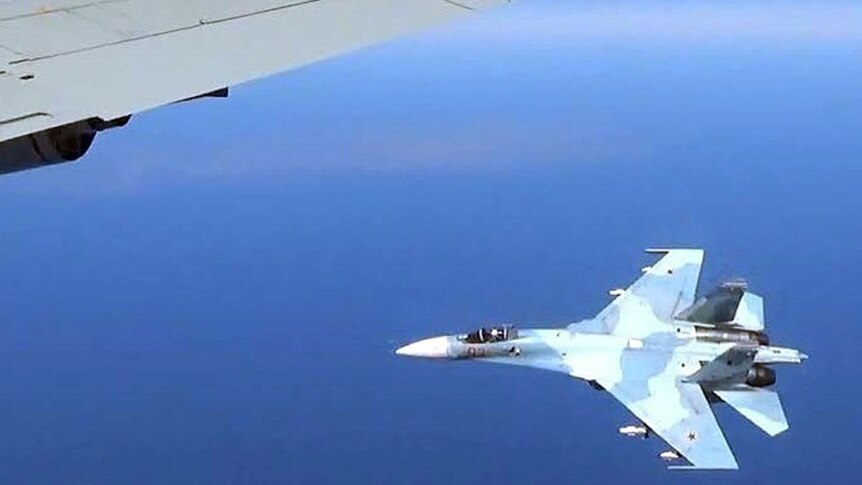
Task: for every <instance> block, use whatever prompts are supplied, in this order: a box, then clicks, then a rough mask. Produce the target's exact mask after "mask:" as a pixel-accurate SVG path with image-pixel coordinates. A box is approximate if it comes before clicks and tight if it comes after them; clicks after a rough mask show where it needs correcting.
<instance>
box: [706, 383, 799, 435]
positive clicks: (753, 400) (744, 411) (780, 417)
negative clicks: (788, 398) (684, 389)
mask: <svg viewBox="0 0 862 485" xmlns="http://www.w3.org/2000/svg"><path fill="white" fill-rule="evenodd" d="M713 392H714V393H715V394H716V395H717V396H718V397H719V398H721V400H722V401H724V402H725V403H727V404H728V405H729V406H730V407H732V408H733V409H736V410H737V411H739V414H741V415H743V416H745V417H746V418H748V420H749V421H751V422H752V423H754V425H755V426H757V427H758V428H760V429H762V430H763V431H764V432H766V434H768V435H769V436H775V435H777V434H779V433H782V432H784V431H786V430H787V429H788V428H790V425H789V424H788V423H787V417H786V416H785V415H784V409H783V408H782V407H781V400H780V399H779V398H778V393H777V392H775V390H774V389H767V388H764V387H760V388H758V387H749V386H745V387H743V388H737V389H733V390H724V391H719V390H715V391H713Z"/></svg>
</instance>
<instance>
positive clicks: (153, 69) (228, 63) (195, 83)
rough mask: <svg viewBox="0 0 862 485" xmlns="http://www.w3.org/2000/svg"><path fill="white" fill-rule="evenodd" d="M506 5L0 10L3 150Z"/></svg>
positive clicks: (38, 1) (420, 0)
mask: <svg viewBox="0 0 862 485" xmlns="http://www.w3.org/2000/svg"><path fill="white" fill-rule="evenodd" d="M504 1H505V0H458V1H452V0H243V1H228V0H182V1H177V0H50V1H46V0H12V1H11V2H8V1H7V2H0V142H2V141H5V140H10V139H14V138H17V137H21V136H24V135H29V134H32V133H36V132H40V131H43V130H47V129H50V128H55V127H59V126H63V125H69V124H72V123H76V122H79V121H82V120H97V123H98V126H99V127H103V126H105V125H103V124H101V123H107V122H110V121H112V120H119V119H122V118H123V117H125V116H127V115H130V114H133V113H137V112H140V111H143V110H147V109H150V108H154V107H157V106H161V105H164V104H167V103H171V102H174V101H178V100H184V99H187V98H191V97H196V96H199V95H203V94H206V93H211V92H214V91H216V90H219V89H221V88H224V87H226V86H230V85H234V84H237V83H241V82H245V81H249V80H252V79H255V78H259V77H262V76H266V75H268V74H273V73H275V72H278V71H282V70H286V69H290V68H295V67H298V66H302V65H304V64H308V63H311V62H314V61H317V60H320V59H323V58H326V57H330V56H334V55H336V54H339V53H342V52H345V51H349V50H352V49H356V48H359V47H363V46H367V45H370V44H373V43H375V42H378V41H381V40H384V39H387V38H390V37H393V36H396V35H399V34H404V33H407V32H411V31H415V30H418V29H420V28H424V27H429V26H431V25H434V24H438V23H442V22H444V21H447V20H450V19H453V18H455V17H458V16H461V15H463V14H466V13H469V12H471V11H473V10H475V9H479V8H482V7H487V6H491V5H495V4H499V3H504ZM108 126H110V125H108ZM97 129H100V128H97Z"/></svg>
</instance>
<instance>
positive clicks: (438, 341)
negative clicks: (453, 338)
mask: <svg viewBox="0 0 862 485" xmlns="http://www.w3.org/2000/svg"><path fill="white" fill-rule="evenodd" d="M395 353H396V354H398V355H406V356H408V357H424V358H426V359H445V358H447V357H449V338H448V337H433V338H426V339H425V340H420V341H418V342H413V343H412V344H407V345H405V346H404V347H401V348H399V349H397V350H396V351H395Z"/></svg>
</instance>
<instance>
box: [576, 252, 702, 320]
mask: <svg viewBox="0 0 862 485" xmlns="http://www.w3.org/2000/svg"><path fill="white" fill-rule="evenodd" d="M647 252H650V253H663V254H664V256H663V257H662V258H661V259H660V260H659V261H658V262H656V263H655V264H654V265H652V266H650V267H647V268H644V270H643V271H644V273H643V275H642V276H641V277H640V278H639V279H638V280H637V281H635V282H634V284H632V285H631V286H630V287H629V288H628V289H627V290H625V291H623V292H622V293H621V294H619V296H617V298H616V299H614V301H613V302H611V304H610V305H608V306H607V307H605V308H604V309H603V310H602V311H601V312H600V313H599V314H598V315H597V316H596V318H594V319H592V320H588V321H585V322H582V323H579V324H575V327H574V328H573V329H574V330H577V331H581V332H594V333H607V334H615V335H622V336H629V337H643V336H646V335H649V334H650V333H653V332H658V331H667V325H669V324H670V323H672V322H673V318H674V315H676V314H677V313H678V312H679V311H680V310H682V309H685V308H688V307H689V306H691V305H692V303H694V296H695V293H696V292H697V282H698V279H699V278H700V270H701V267H702V266H703V250H701V249H648V250H647Z"/></svg>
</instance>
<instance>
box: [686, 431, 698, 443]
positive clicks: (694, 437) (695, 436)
mask: <svg viewBox="0 0 862 485" xmlns="http://www.w3.org/2000/svg"><path fill="white" fill-rule="evenodd" d="M687 438H688V440H689V441H694V440H696V439H697V435H696V434H694V431H689V432H688V436H687Z"/></svg>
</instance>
